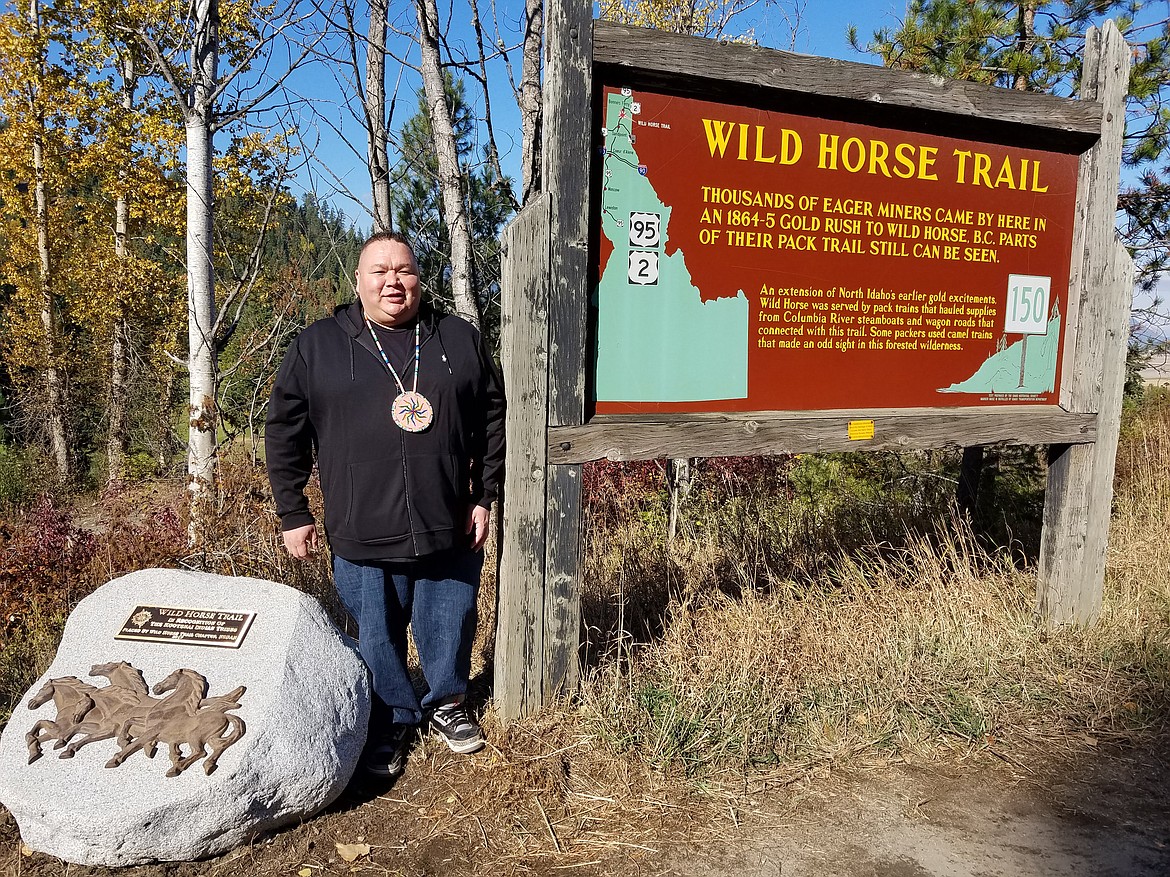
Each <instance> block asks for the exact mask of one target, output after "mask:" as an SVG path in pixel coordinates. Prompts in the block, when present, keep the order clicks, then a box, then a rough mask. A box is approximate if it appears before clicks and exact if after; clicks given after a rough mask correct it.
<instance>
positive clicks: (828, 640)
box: [579, 405, 1170, 788]
mask: <svg viewBox="0 0 1170 877" xmlns="http://www.w3.org/2000/svg"><path fill="white" fill-rule="evenodd" d="M1168 412H1170V407H1167V406H1158V405H1154V406H1150V407H1147V409H1145V410H1144V411H1143V412H1142V413H1141V414H1139V416H1138V417H1136V418H1135V419H1134V420H1133V421H1132V422H1130V423H1128V424H1127V430H1126V435H1125V437H1124V440H1123V443H1122V449H1121V454H1120V459H1119V483H1118V488H1117V493H1116V500H1115V506H1116V512H1115V516H1114V524H1113V531H1112V544H1111V550H1110V557H1109V576H1108V581H1107V590H1106V601H1105V610H1104V613H1103V616H1102V618H1101V620H1100V621H1099V623H1097V624H1096V625H1094V626H1093V627H1092V628H1090V629H1087V630H1079V629H1074V628H1066V629H1061V630H1058V631H1054V632H1046V631H1045V630H1044V629H1043V628H1042V627H1041V626H1039V625H1038V624H1037V623H1036V619H1035V618H1034V614H1033V603H1034V598H1035V586H1036V583H1035V571H1034V569H1024V570H1021V569H1019V568H1017V565H1016V563H1014V562H1013V559H1012V557H1011V555H1009V553H1008V552H1006V551H988V550H987V549H985V548H984V547H982V546H981V545H980V544H979V542H978V541H977V540H976V539H975V538H974V537H973V536H972V535H971V533H970V530H969V529H968V528H967V527H966V525H965V524H962V523H959V522H956V521H955V520H954V519H953V518H948V517H947V513H946V511H945V510H943V511H941V512H936V514H937V515H938V516H939V518H940V519H941V525H939V524H938V523H936V525H934V526H932V527H930V528H929V529H925V530H923V529H919V530H917V531H914V530H911V529H907V530H906V531H904V533H903V534H902V536H901V537H900V538H899V539H898V540H897V545H896V547H895V546H894V545H892V544H891V541H892V540H890V539H888V538H887V539H884V540H881V539H875V540H874V542H873V543H871V545H870V546H869V547H867V548H857V547H853V548H851V549H848V548H845V547H841V546H836V547H835V546H834V545H833V543H832V541H831V540H825V539H824V538H821V537H822V536H823V535H824V534H823V533H821V534H818V533H817V532H815V531H814V527H815V525H816V522H817V521H818V514H817V511H816V509H810V508H808V507H801V506H800V505H799V503H797V502H794V501H793V500H792V498H791V497H788V498H784V497H776V498H774V499H773V500H772V501H771V503H772V504H771V506H770V507H769V505H768V500H767V499H766V498H761V497H746V498H745V497H742V496H741V497H737V498H733V499H728V500H725V501H722V502H720V503H717V506H718V515H719V518H720V520H721V521H722V524H723V526H721V527H720V528H719V530H718V533H719V535H718V537H716V536H715V535H713V534H714V533H716V530H714V529H713V528H706V529H703V530H699V531H695V530H692V531H691V532H690V533H684V535H683V536H682V537H681V538H680V539H679V540H677V541H676V543H674V544H671V545H666V544H665V543H664V542H663V541H662V540H654V539H653V538H650V537H648V536H647V533H646V532H645V525H644V521H645V515H644V514H643V515H642V517H640V518H638V517H635V518H631V519H630V520H629V521H628V522H627V525H626V530H625V532H617V533H615V532H613V531H612V530H611V532H609V533H608V534H607V535H606V540H607V541H606V545H605V547H604V548H603V549H600V550H597V551H595V554H594V563H595V566H596V568H597V569H599V570H600V574H599V575H597V576H595V577H593V578H594V580H596V581H600V582H602V583H604V584H607V585H608V591H603V592H602V593H600V594H599V595H597V596H595V597H594V600H595V601H596V602H597V603H599V604H602V605H609V606H611V607H612V606H618V607H620V608H622V609H625V610H626V611H627V612H629V610H630V608H631V607H638V608H639V609H640V610H644V609H645V607H647V606H649V607H651V614H652V617H653V619H656V620H652V621H647V619H646V615H645V613H644V611H643V614H642V615H640V616H639V617H637V618H634V619H631V618H629V617H622V616H621V615H620V614H615V612H614V611H612V609H611V611H610V612H609V613H608V614H607V615H606V622H605V625H602V626H596V627H594V628H593V629H592V632H593V634H594V637H595V639H596V640H598V642H597V643H595V644H594V652H595V653H597V654H599V655H602V656H603V657H601V658H600V659H599V660H598V661H597V663H596V666H595V667H594V669H593V670H592V671H591V673H590V674H589V676H588V679H587V681H586V684H585V685H584V687H583V690H582V697H581V709H580V713H579V718H580V720H581V721H582V722H584V723H585V724H586V726H587V727H589V728H591V729H593V731H594V733H596V734H597V736H598V738H599V739H600V740H602V741H603V742H604V743H605V744H606V746H607V747H608V748H609V750H610V752H612V753H613V754H614V756H615V757H620V758H623V759H633V760H634V761H636V762H637V763H639V764H641V765H644V766H646V767H647V768H649V769H652V770H655V771H658V772H661V773H663V774H664V775H669V776H675V777H677V778H687V780H688V782H689V783H690V784H691V785H698V786H700V787H713V786H714V787H721V788H729V787H736V786H738V787H742V786H743V785H744V783H745V782H746V783H748V784H749V785H754V784H758V783H769V782H789V781H791V780H792V779H793V778H797V777H799V776H800V775H801V774H802V772H807V771H809V770H810V769H811V768H814V767H816V766H818V765H825V764H834V765H853V766H858V765H862V764H869V763H875V762H880V761H883V760H888V759H900V758H915V759H922V758H925V759H934V758H939V757H956V756H958V757H965V756H968V755H970V754H972V753H976V752H983V751H986V752H989V753H991V754H996V755H1000V756H1001V757H1005V758H1007V759H1011V758H1013V757H1015V756H1013V752H1014V753H1016V755H1019V753H1020V751H1026V750H1030V749H1032V748H1033V747H1044V748H1046V749H1049V750H1050V749H1052V748H1053V747H1056V748H1068V747H1074V748H1075V747H1083V746H1084V745H1086V744H1088V745H1095V744H1096V742H1097V741H1099V740H1101V739H1108V738H1114V739H1134V738H1138V737H1141V736H1143V735H1151V734H1159V733H1163V732H1164V731H1165V730H1166V727H1167V722H1168V719H1170V714H1168V712H1167V707H1168V703H1170V701H1168V700H1167V682H1168V680H1170V633H1168V630H1170V625H1168V623H1167V622H1168V620H1170V617H1168V613H1170V575H1168V571H1170V540H1167V538H1166V534H1167V532H1170V416H1167V413H1168ZM703 514H708V515H709V514H710V512H704V513H703ZM737 515H738V519H737V517H736V516H737ZM737 520H738V523H739V526H738V527H736V523H737ZM781 531H783V536H782V537H781V541H783V543H784V544H785V545H786V547H787V555H786V556H783V557H778V555H777V553H776V552H775V551H774V546H775V544H776V542H777V539H776V538H774V537H773V534H775V533H779V532H781ZM874 543H876V547H875V544H874ZM655 570H657V571H658V572H659V574H660V581H659V583H658V586H657V588H655V587H654V586H653V578H654V571H655ZM631 598H632V599H631Z"/></svg>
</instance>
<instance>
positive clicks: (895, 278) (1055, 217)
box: [594, 84, 1078, 414]
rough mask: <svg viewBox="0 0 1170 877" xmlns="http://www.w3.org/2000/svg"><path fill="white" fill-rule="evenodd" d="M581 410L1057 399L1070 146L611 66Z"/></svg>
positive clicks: (1071, 194) (1072, 162)
mask: <svg viewBox="0 0 1170 877" xmlns="http://www.w3.org/2000/svg"><path fill="white" fill-rule="evenodd" d="M600 109H601V116H602V118H601V120H600V124H601V133H602V137H603V144H604V145H603V146H602V147H601V148H600V149H599V150H598V152H599V155H600V165H601V168H600V173H599V174H598V175H597V176H596V180H597V181H596V183H595V185H596V187H597V189H598V191H597V192H596V193H595V198H594V202H595V204H596V205H597V208H596V220H595V221H596V223H597V225H598V235H597V239H598V241H599V244H600V245H599V247H598V257H599V261H598V265H597V276H598V278H599V282H598V293H597V359H596V381H595V399H596V411H597V413H599V414H606V413H650V412H701V411H764V410H811V409H834V408H857V409H864V408H869V407H878V408H898V407H919V408H921V407H948V406H971V405H994V406H998V405H1004V404H1020V403H1033V404H1053V403H1055V402H1056V401H1057V399H1058V397H1059V387H1060V373H1061V367H1062V360H1061V351H1062V340H1063V333H1064V328H1065V325H1066V321H1065V319H1064V315H1065V314H1067V313H1068V284H1069V261H1070V255H1071V247H1072V237H1073V219H1074V212H1075V204H1076V188H1077V166H1078V156H1077V155H1070V154H1066V153H1065V154H1062V153H1060V152H1051V151H1043V150H1039V149H1034V148H1018V147H1010V146H1003V145H1000V144H996V143H981V142H979V141H977V140H975V141H972V140H971V139H962V140H960V139H956V138H953V137H942V136H935V135H931V134H926V133H922V132H916V131H906V130H892V129H888V128H881V127H875V126H873V125H863V124H853V123H848V122H841V121H835V120H830V119H823V118H810V117H806V116H797V115H791V114H787V113H781V112H769V111H767V110H761V109H756V108H753V107H748V106H735V105H730V104H723V103H713V102H710V101H702V100H694V99H690V98H685V97H675V96H670V95H666V94H661V93H657V92H654V91H650V90H646V89H642V88H629V87H621V85H620V84H613V85H609V84H607V85H606V86H605V87H604V88H603V90H602V97H601V108H600Z"/></svg>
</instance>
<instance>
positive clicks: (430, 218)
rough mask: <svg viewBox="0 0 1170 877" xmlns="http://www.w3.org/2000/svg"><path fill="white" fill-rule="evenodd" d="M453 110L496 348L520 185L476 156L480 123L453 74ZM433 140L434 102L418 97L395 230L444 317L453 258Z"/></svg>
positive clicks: (486, 315) (405, 138)
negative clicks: (503, 253)
mask: <svg viewBox="0 0 1170 877" xmlns="http://www.w3.org/2000/svg"><path fill="white" fill-rule="evenodd" d="M445 90H446V93H447V100H448V102H449V103H450V106H451V108H452V113H451V115H452V119H453V121H454V126H455V138H456V142H457V148H458V153H459V163H460V165H461V167H462V168H463V181H464V187H465V188H464V205H465V207H466V209H467V210H468V211H469V215H470V217H471V235H472V251H473V262H472V272H473V277H472V282H473V286H474V288H475V292H476V296H477V297H478V299H479V306H480V313H482V314H483V329H484V334H485V335H486V336H487V338H488V339H489V341H491V342H492V343H493V344H494V342H495V340H496V338H497V336H498V334H499V324H500V245H499V234H500V230H501V228H503V225H504V223H505V222H506V221H507V220H508V218H509V216H511V213H512V202H511V198H510V197H509V196H508V191H509V190H510V188H511V186H512V181H511V180H510V179H509V178H507V177H504V178H500V177H498V176H497V175H496V174H495V173H494V171H493V170H492V166H493V164H494V163H493V162H491V161H488V160H486V159H487V157H486V156H478V158H479V159H480V160H479V161H477V155H476V152H477V150H476V141H475V137H476V129H477V125H476V119H475V115H474V113H473V111H472V108H471V106H470V105H469V104H468V103H467V99H466V96H465V93H464V87H463V81H462V80H460V79H455V78H454V77H452V76H451V75H450V74H449V73H447V74H445ZM433 143H434V140H433V138H432V137H431V123H430V117H429V116H428V114H427V106H426V96H425V95H424V94H423V92H422V90H421V89H420V90H419V92H418V110H417V111H416V113H415V114H414V115H413V116H411V118H409V119H408V120H407V121H406V123H405V124H404V125H403V126H402V130H401V133H400V137H399V155H400V159H399V162H398V165H397V167H396V169H395V173H394V176H395V182H394V184H393V185H392V186H391V198H392V200H393V202H394V221H395V228H396V229H397V230H398V231H400V232H402V233H403V234H405V235H406V236H407V237H408V238H409V239H410V240H411V241H412V242H413V244H414V248H415V252H416V254H417V256H418V261H419V269H420V272H421V275H422V278H421V279H422V283H423V289H424V290H425V292H426V294H427V295H428V296H429V297H430V300H431V301H432V302H433V303H434V304H435V306H436V307H438V308H439V309H440V310H447V311H452V307H451V302H452V296H451V281H450V261H451V260H450V254H451V244H450V240H449V238H448V236H447V224H446V221H445V217H444V216H443V201H442V197H441V193H440V191H439V183H438V162H437V160H436V158H435V151H434V146H433Z"/></svg>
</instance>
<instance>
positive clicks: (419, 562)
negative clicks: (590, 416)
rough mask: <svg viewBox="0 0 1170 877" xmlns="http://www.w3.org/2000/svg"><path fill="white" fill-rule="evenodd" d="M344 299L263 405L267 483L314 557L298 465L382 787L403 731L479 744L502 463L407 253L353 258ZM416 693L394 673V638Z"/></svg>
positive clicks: (474, 352)
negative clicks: (345, 632)
mask: <svg viewBox="0 0 1170 877" xmlns="http://www.w3.org/2000/svg"><path fill="white" fill-rule="evenodd" d="M356 279H357V292H358V301H356V302H353V303H352V304H349V305H343V306H341V307H339V308H337V309H336V310H335V311H334V314H333V316H332V318H329V319H324V320H320V321H318V322H316V323H314V324H313V325H312V326H310V327H308V328H307V329H305V331H303V332H302V333H301V334H300V335H299V336H298V337H297V338H296V339H295V340H294V341H293V343H292V345H291V346H290V347H289V349H288V353H287V354H286V355H285V359H284V362H283V363H282V365H281V368H280V372H279V373H278V374H277V377H276V384H275V386H274V387H273V390H272V397H271V399H270V401H269V405H268V420H267V428H266V432H265V450H266V456H267V464H268V477H269V480H270V481H271V483H272V493H273V497H274V498H275V501H276V507H277V511H278V512H279V514H280V518H281V529H282V530H283V532H284V544H285V547H286V548H287V549H288V552H289V554H291V555H292V556H293V557H301V558H303V557H307V556H308V555H309V553H310V552H311V551H313V550H315V549H316V547H317V544H318V538H319V536H318V532H317V525H316V523H315V522H314V520H313V516H312V514H311V513H310V511H309V507H308V503H307V502H306V500H305V493H304V487H305V484H306V482H307V481H308V479H309V475H310V473H311V471H312V466H313V457H314V453H315V455H316V462H317V468H318V471H319V473H320V479H321V491H322V494H323V495H324V501H325V532H326V534H327V536H328V540H329V547H330V549H331V551H332V553H333V579H334V584H335V585H336V587H337V591H338V594H339V595H340V597H341V600H342V602H343V603H344V604H345V607H346V609H348V610H349V612H350V614H351V615H352V616H353V617H354V619H355V620H356V621H357V625H358V643H359V649H360V651H361V654H362V658H363V659H364V660H365V662H366V665H367V666H368V667H369V669H370V673H371V676H372V679H373V689H374V694H375V698H374V706H373V715H372V717H371V733H370V743H369V744H368V745H367V748H366V753H365V758H364V762H365V765H366V768H367V769H368V770H369V771H371V772H373V773H375V774H380V775H384V776H395V775H397V774H398V773H400V772H401V771H402V769H403V767H404V765H405V759H406V750H407V746H408V745H409V741H410V739H411V736H412V735H413V733H414V731H415V730H416V729H417V728H418V726H419V725H420V724H421V723H422V721H423V719H424V716H429V721H430V724H431V726H432V727H433V728H434V729H435V731H437V732H438V734H439V735H440V736H441V737H442V738H443V739H444V740H445V741H446V743H447V745H448V746H450V747H451V749H452V750H453V751H455V752H474V751H476V750H477V749H479V748H481V747H482V746H483V745H484V740H483V735H482V732H481V730H480V728H479V725H478V724H477V723H476V722H475V720H474V719H473V718H472V717H471V715H470V714H469V713H468V711H467V708H466V706H465V704H464V698H465V697H466V694H467V683H468V677H469V675H470V670H471V644H472V640H473V638H474V636H475V625H476V612H475V608H476V593H477V590H478V587H479V578H480V570H481V567H482V565H483V554H482V548H483V543H484V540H485V539H486V538H487V526H488V509H489V507H490V506H491V504H492V502H493V501H494V500H495V499H496V498H497V496H498V495H499V491H500V487H501V483H502V479H503V466H504V394H503V387H502V383H501V380H500V378H499V375H498V372H497V371H496V368H495V365H494V364H493V362H492V359H491V357H490V355H489V354H488V352H487V350H486V349H485V347H484V344H483V339H482V338H481V337H480V335H479V332H478V331H476V329H475V328H473V327H472V326H471V325H470V324H469V323H467V322H465V321H464V320H462V319H460V318H459V317H455V316H446V315H440V314H438V313H436V312H435V311H434V310H432V309H431V308H430V307H429V306H425V305H423V304H422V303H421V296H420V288H419V272H418V263H417V261H416V260H415V257H414V252H413V251H412V249H411V247H410V244H409V243H408V242H407V240H406V239H405V238H404V237H402V236H401V235H399V234H395V233H387V232H379V233H378V234H375V235H373V236H372V237H371V238H370V239H369V240H368V241H366V243H365V245H364V246H363V247H362V252H361V256H360V258H359V260H358V267H357V271H356ZM408 625H410V627H411V629H412V630H413V634H414V641H415V646H416V648H417V650H418V654H419V659H420V663H421V664H422V669H423V675H424V676H425V677H426V681H427V685H428V687H429V690H428V692H427V694H426V696H425V697H423V698H422V700H421V702H420V701H419V699H418V697H417V695H416V693H415V690H414V686H413V685H412V683H411V680H410V676H409V674H408V672H407V667H406V658H407V626H408Z"/></svg>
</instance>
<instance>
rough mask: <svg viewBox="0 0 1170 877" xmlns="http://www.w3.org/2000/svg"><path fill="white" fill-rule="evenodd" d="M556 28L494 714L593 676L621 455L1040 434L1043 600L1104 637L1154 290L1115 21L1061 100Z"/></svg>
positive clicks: (508, 316) (508, 334)
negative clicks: (603, 526) (1118, 499)
mask: <svg viewBox="0 0 1170 877" xmlns="http://www.w3.org/2000/svg"><path fill="white" fill-rule="evenodd" d="M547 9H548V20H547V37H548V38H547V40H546V51H547V59H546V60H547V65H546V71H547V77H546V81H545V87H544V91H543V93H544V99H545V116H544V144H545V149H544V168H543V182H544V191H543V193H542V194H541V195H540V196H539V197H538V198H536V199H535V200H533V201H532V202H531V203H529V204H528V205H526V206H525V208H524V210H523V211H522V212H521V213H520V215H519V216H518V217H517V218H516V220H515V222H513V223H512V224H511V225H510V226H509V228H508V229H507V231H506V232H505V234H504V236H503V251H504V265H503V277H502V288H503V306H502V321H501V342H502V348H503V356H502V359H503V367H504V378H505V383H506V384H507V387H508V423H507V434H508V441H507V448H508V460H507V464H506V465H507V469H508V496H507V503H506V507H505V509H504V521H503V541H502V551H501V566H500V572H499V615H498V628H497V634H496V689H495V695H496V699H497V703H498V706H499V709H500V713H501V715H503V716H504V717H505V718H507V717H512V716H517V715H522V714H524V713H528V712H532V711H533V710H535V709H537V708H539V706H540V705H541V704H543V703H545V702H547V701H548V700H549V699H551V698H554V697H558V696H561V695H564V694H565V693H567V692H569V691H571V690H572V688H573V687H574V684H575V680H576V678H577V672H578V645H579V634H580V631H581V629H582V618H581V606H580V597H581V579H582V570H581V562H580V561H581V540H580V530H581V507H582V502H581V481H582V478H581V470H580V465H581V464H582V463H584V462H587V461H590V460H596V459H599V458H608V459H611V460H635V459H653V458H661V457H672V458H677V457H697V456H715V455H751V454H784V453H816V452H821V451H842V450H876V449H894V450H905V449H910V448H936V447H940V446H942V445H947V444H950V445H963V446H972V445H980V444H985V443H991V442H1015V443H1031V444H1045V445H1048V448H1049V470H1048V491H1047V493H1046V496H1045V510H1044V531H1043V535H1042V538H1041V548H1040V552H1041V553H1040V563H1039V568H1038V571H1037V579H1038V587H1037V600H1036V606H1037V610H1038V613H1039V615H1040V616H1041V617H1042V618H1043V619H1045V621H1046V622H1047V623H1049V624H1058V623H1065V622H1077V623H1084V622H1087V621H1090V620H1092V619H1093V618H1094V617H1095V616H1096V614H1097V612H1098V611H1099V609H1100V605H1101V594H1102V581H1103V578H1104V564H1105V549H1106V543H1107V533H1108V525H1109V510H1110V498H1111V491H1112V476H1113V468H1114V458H1115V456H1116V447H1117V436H1118V429H1119V424H1120V410H1121V396H1122V385H1123V382H1124V373H1125V348H1126V325H1127V320H1128V314H1129V306H1130V300H1131V297H1132V291H1133V265H1132V260H1131V259H1130V257H1129V255H1128V253H1127V252H1126V251H1125V250H1124V248H1123V247H1121V246H1120V245H1119V244H1118V243H1117V240H1116V233H1115V229H1114V217H1115V208H1116V204H1117V190H1118V168H1119V163H1120V157H1121V144H1122V139H1123V136H1124V126H1125V89H1126V85H1127V82H1128V70H1129V58H1130V52H1129V48H1128V47H1127V46H1126V44H1125V41H1124V39H1123V38H1122V36H1121V34H1120V32H1119V31H1118V30H1117V28H1116V27H1115V26H1114V25H1113V24H1112V23H1108V22H1107V23H1106V25H1105V26H1104V28H1103V29H1101V30H1098V29H1096V28H1090V29H1089V31H1088V32H1087V34H1086V37H1085V51H1084V63H1083V67H1082V71H1081V77H1080V86H1079V88H1080V93H1079V99H1078V100H1064V99H1060V98H1056V97H1053V96H1051V95H1040V94H1031V93H1025V92H1017V91H1014V90H1008V89H1000V88H990V87H987V86H982V85H977V84H974V83H969V82H956V81H950V80H945V79H942V78H939V77H934V76H927V75H921V74H916V73H912V72H909V71H905V70H887V69H882V68H877V67H873V66H870V65H862V64H850V63H846V62H840V61H831V60H827V59H823V58H812V57H808V56H803V55H794V54H790V53H785V52H776V51H771V50H767V49H760V48H756V47H750V46H736V45H726V44H722V43H717V42H715V41H712V40H702V39H696V38H693V37H685V36H679V35H676V34H667V33H660V32H652V31H646V30H640V29H637V28H627V27H622V26H618V25H613V24H607V23H604V22H593V21H592V5H591V4H590V3H587V2H584V0H562V2H554V3H551V4H549V5H548V6H547Z"/></svg>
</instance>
